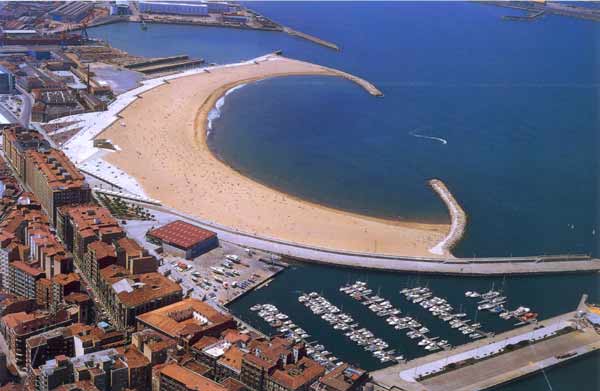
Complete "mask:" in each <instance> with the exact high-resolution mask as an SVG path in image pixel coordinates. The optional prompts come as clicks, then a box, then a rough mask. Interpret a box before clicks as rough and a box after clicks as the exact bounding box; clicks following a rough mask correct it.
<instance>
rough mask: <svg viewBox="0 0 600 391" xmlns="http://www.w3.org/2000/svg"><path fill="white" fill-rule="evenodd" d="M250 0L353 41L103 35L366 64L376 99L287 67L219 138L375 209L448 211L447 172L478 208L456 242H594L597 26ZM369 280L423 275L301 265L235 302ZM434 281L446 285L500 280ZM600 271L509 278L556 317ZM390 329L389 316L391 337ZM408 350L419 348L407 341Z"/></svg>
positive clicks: (178, 48)
mask: <svg viewBox="0 0 600 391" xmlns="http://www.w3.org/2000/svg"><path fill="white" fill-rule="evenodd" d="M249 5H250V6H251V7H252V8H254V9H256V10H258V11H260V12H262V13H263V14H265V15H267V16H269V17H271V18H273V19H274V20H276V21H278V22H281V23H283V24H286V25H289V26H291V27H293V28H296V29H299V30H302V31H305V32H307V33H310V34H314V35H317V36H319V37H322V38H324V39H327V40H330V41H333V42H335V43H336V44H338V45H340V46H341V48H342V51H341V52H335V51H333V50H330V49H327V48H324V47H321V46H318V45H315V44H312V43H310V42H307V41H304V40H301V39H298V38H294V37H290V36H287V35H285V34H279V33H270V32H256V31H242V30H230V29H221V28H199V27H192V26H173V25H151V26H150V27H149V29H148V31H145V32H144V31H142V30H141V29H140V28H139V25H136V24H116V25H109V26H105V27H101V28H96V29H92V30H91V31H90V33H91V34H92V35H93V36H97V37H102V38H104V39H107V40H108V41H109V42H110V43H111V44H112V45H114V46H117V47H119V48H122V49H125V50H127V51H129V52H131V53H133V54H139V55H145V56H166V55H174V54H189V55H190V56H193V57H201V58H204V59H206V61H207V62H209V63H210V62H216V63H227V62H233V61H239V60H243V59H249V58H253V57H256V56H259V55H262V54H265V53H267V52H272V51H274V50H278V49H282V50H283V51H284V54H285V55H287V56H290V57H294V58H300V59H305V60H309V61H312V62H317V63H320V64H324V65H328V66H333V67H337V68H340V69H343V70H345V71H348V72H351V73H354V74H356V75H359V76H361V77H364V78H366V79H368V80H369V81H371V82H373V83H374V84H375V85H377V86H378V87H379V88H380V89H381V90H382V91H383V92H384V94H385V97H383V98H374V97H372V96H370V95H368V94H367V93H366V92H365V91H363V90H362V89H360V88H358V87H357V86H356V85H354V84H352V83H351V82H348V81H345V80H339V79H334V78H326V77H290V78H282V79H272V80H266V81H261V82H258V83H254V84H252V85H248V86H245V87H244V88H241V89H239V90H237V91H235V92H233V93H232V94H230V95H229V96H228V97H227V100H226V104H225V105H224V106H223V108H222V110H221V117H220V118H219V119H218V120H215V121H214V122H213V132H212V134H211V137H210V144H211V148H212V149H213V151H214V152H215V153H216V154H217V155H218V156H219V157H220V158H221V159H223V160H224V161H226V162H227V163H228V164H230V165H232V166H233V167H234V168H236V169H237V170H239V171H241V172H243V173H245V174H246V175H248V176H250V177H252V178H254V179H256V180H258V181H260V182H263V183H266V184H268V185H270V186H272V187H275V188H278V189H281V190H283V191H286V192H289V193H291V194H294V195H297V196H300V197H303V198H306V199H310V200H313V201H316V202H319V203H322V204H326V205H330V206H334V207H337V208H341V209H346V210H350V211H355V212H360V213H365V214H369V215H373V216H380V217H388V218H399V219H409V220H423V221H447V212H446V210H445V208H444V205H443V204H442V203H441V201H440V200H439V199H438V198H437V196H435V195H434V194H433V193H432V191H431V190H430V189H429V188H428V187H427V180H428V179H430V178H432V177H438V178H441V179H442V180H444V182H446V184H447V185H448V186H449V188H450V189H451V190H452V191H453V193H454V195H455V196H456V198H457V199H458V200H459V201H460V202H461V204H462V205H463V207H464V209H465V210H466V211H467V213H468V215H469V226H468V233H467V236H466V237H465V238H464V240H463V241H462V242H461V244H460V245H459V247H458V248H457V249H456V251H455V253H456V254H457V255H460V256H473V255H477V256H488V255H511V254H512V255H525V254H543V253H595V252H596V251H597V240H598V237H599V236H598V235H600V230H599V228H598V225H597V222H598V216H599V215H598V207H597V204H598V201H597V200H598V193H597V190H598V182H597V178H598V166H597V161H598V158H597V147H598V130H599V129H598V128H599V126H598V125H599V123H598V107H599V100H598V96H599V95H598V82H599V79H600V75H599V74H598V71H597V70H598V69H599V61H598V59H599V57H598V53H600V50H599V49H600V39H599V38H600V36H599V31H600V30H599V27H598V26H600V25H598V24H595V23H593V22H590V21H585V20H577V19H569V18H563V17H558V16H548V17H544V18H542V19H540V20H537V21H535V22H532V23H518V22H508V21H503V20H502V19H501V16H502V15H506V14H513V13H515V12H514V11H511V10H507V9H503V8H498V7H493V6H486V5H481V4H466V3H430V2H424V3H388V2H385V3H383V2H382V3H326V2H293V3H281V2H273V3H251V4H249ZM411 133H412V134H421V135H427V136H434V137H440V138H443V139H445V140H447V144H445V145H444V144H442V143H440V142H438V141H435V140H430V139H423V138H418V137H415V136H414V135H412V134H411ZM594 230H595V231H598V233H597V235H594V232H595V231H594ZM359 277H360V278H366V279H369V281H370V282H372V284H374V285H375V286H380V287H381V288H382V291H385V293H386V294H387V295H388V296H389V297H390V298H392V297H393V296H394V295H395V296H397V297H396V298H397V299H400V297H399V296H398V295H397V290H398V289H397V288H398V287H399V286H401V285H402V284H405V283H406V281H407V279H408V278H409V276H404V275H398V274H386V273H364V272H360V273H359V272H349V271H346V270H343V271H341V270H338V269H335V268H323V267H318V266H312V265H298V266H296V267H295V268H293V269H292V270H288V271H286V272H285V273H284V274H283V275H282V276H280V277H279V278H278V279H277V280H276V281H275V282H273V283H272V284H271V285H270V286H269V287H267V288H263V289H261V290H260V291H258V292H256V293H253V294H251V295H249V296H247V297H245V298H243V299H242V300H240V301H239V302H237V303H235V304H234V305H233V307H232V309H233V310H234V311H235V312H237V313H239V314H241V315H242V316H247V317H251V316H252V315H251V314H249V313H248V311H247V310H246V309H247V308H248V306H250V305H252V304H253V303H257V302H260V303H264V302H272V303H275V304H277V305H279V306H280V308H281V309H282V310H284V311H286V312H288V313H290V312H292V311H297V313H298V314H303V313H302V312H300V309H296V304H297V302H296V298H297V292H298V291H299V290H306V291H308V290H317V291H321V290H325V291H327V290H331V296H332V297H331V298H332V299H335V300H332V301H336V300H340V301H342V300H344V299H346V298H343V297H337V296H335V295H336V293H335V291H337V287H338V286H339V285H340V284H341V283H344V282H346V280H347V279H348V278H351V279H356V278H359ZM412 278H413V279H414V278H415V277H414V276H413V277H412ZM423 279H424V277H423ZM428 281H429V286H430V287H432V288H433V289H434V290H435V291H440V293H443V294H444V295H446V296H452V295H457V294H458V295H459V296H460V294H462V292H463V291H464V290H466V289H464V288H465V286H469V287H471V286H473V285H474V288H476V287H478V286H489V284H490V283H491V281H490V280H486V279H472V278H463V279H461V278H443V277H439V278H433V279H432V278H428ZM598 282H599V280H598V278H597V277H596V276H564V277H552V278H547V277H540V278H517V279H514V278H507V279H506V281H505V284H506V286H507V287H510V292H509V294H510V296H511V299H512V300H513V302H514V304H526V305H531V306H532V307H534V308H535V309H536V310H537V311H538V312H540V313H541V314H542V315H544V317H546V316H550V315H553V314H558V313H561V312H564V311H567V310H572V309H573V308H574V306H575V303H576V301H577V299H578V297H579V295H580V294H581V293H583V292H588V293H590V294H591V295H592V298H593V299H594V300H597V301H598V300H600V295H599V294H598ZM456 300H458V296H456ZM463 300H464V299H463ZM399 304H401V303H399ZM348 305H350V304H348ZM349 308H351V307H349ZM361 309H362V308H361ZM310 316H312V314H310V313H309V312H306V319H302V321H300V319H298V322H297V323H300V324H301V325H302V326H303V327H304V328H305V329H307V330H309V331H310V332H311V334H313V335H315V336H318V335H321V337H320V339H322V340H323V339H324V338H326V337H327V338H334V339H335V337H334V336H331V337H330V336H329V335H328V334H327V333H330V330H329V329H320V326H321V325H322V324H321V323H319V321H320V319H310ZM365 316H367V315H365ZM365 319H368V318H365ZM251 320H252V319H251ZM257 325H258V326H260V324H259V323H258V324H257ZM502 327H504V326H502V325H498V328H499V329H501V328H502ZM387 329H388V328H387V326H386V325H381V329H379V328H378V329H377V330H378V332H379V333H380V334H382V336H385V335H386V334H385V333H386V332H388V331H387ZM265 331H266V330H265ZM389 332H390V333H392V334H389V337H388V339H391V340H393V341H396V340H395V339H394V338H396V337H395V336H393V332H391V330H390V331H389ZM334 342H335V340H334ZM337 342H339V344H338V345H339V346H343V344H342V340H340V341H337ZM397 343H398V344H399V346H405V345H407V343H406V341H404V340H398V341H397ZM343 350H344V351H343V352H339V353H338V352H336V353H337V354H338V355H340V356H342V358H344V359H346V360H349V361H353V360H354V361H359V362H361V364H362V363H364V364H363V365H364V366H365V367H368V368H369V369H372V368H374V367H375V366H376V363H373V362H370V361H369V358H368V357H364V355H363V356H361V355H360V354H358V353H356V352H353V351H352V349H350V348H349V347H346V348H344V349H343ZM400 350H402V349H400ZM406 353H407V354H408V355H409V356H410V355H413V354H417V351H416V350H414V353H413V350H411V348H410V347H408V346H407V347H406ZM599 366H600V361H599V360H598V359H597V357H596V358H590V359H584V360H580V361H577V362H575V363H572V364H569V365H567V366H564V367H561V368H557V369H554V370H552V371H550V372H549V373H548V376H549V379H550V381H551V384H552V386H553V389H554V390H573V389H579V390H581V391H587V390H598V389H600V386H599V384H600V383H599V381H598V378H597V377H595V376H597V373H598V369H600V368H599ZM502 389H503V390H512V391H521V390H523V391H525V390H547V389H549V388H548V385H547V382H546V379H545V378H544V377H543V376H534V377H532V378H530V379H527V380H523V381H521V382H518V383H515V384H513V385H510V386H506V387H504V388H502Z"/></svg>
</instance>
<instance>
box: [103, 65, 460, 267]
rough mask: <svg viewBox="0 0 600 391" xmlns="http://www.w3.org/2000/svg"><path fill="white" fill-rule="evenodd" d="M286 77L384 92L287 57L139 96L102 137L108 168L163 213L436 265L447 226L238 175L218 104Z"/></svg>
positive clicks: (183, 80)
mask: <svg viewBox="0 0 600 391" xmlns="http://www.w3.org/2000/svg"><path fill="white" fill-rule="evenodd" d="M287 75H324V76H338V77H346V78H349V79H350V80H352V81H354V82H356V83H357V84H358V86H357V88H361V87H362V88H364V89H365V90H366V91H367V92H369V93H371V94H372V95H377V93H378V91H377V90H376V89H375V88H374V86H372V85H370V84H368V83H367V82H364V81H362V80H357V79H356V78H353V77H351V76H350V75H347V74H344V73H341V72H338V71H335V70H332V69H329V68H325V67H321V66H318V65H314V64H310V63H306V62H302V61H297V60H292V59H288V58H285V57H275V56H274V57H267V59H266V60H265V61H260V62H255V63H250V64H246V65H241V66H232V67H220V68H217V69H212V70H210V72H204V73H200V74H196V75H193V76H186V77H182V78H179V79H175V80H171V81H170V82H169V83H168V84H165V85H162V86H159V87H157V88H154V89H153V90H150V91H148V92H146V93H144V94H143V95H141V99H137V100H136V101H134V102H133V103H132V104H131V105H129V106H128V107H127V108H125V109H124V110H123V111H122V112H121V113H120V115H121V117H122V119H120V120H119V121H117V122H115V123H113V124H112V125H111V126H110V127H108V128H107V129H106V130H105V131H103V132H102V133H101V134H100V135H98V136H97V137H98V138H106V139H110V140H112V142H113V143H114V144H115V145H117V146H118V148H119V151H116V152H113V153H110V154H108V155H107V156H106V157H105V160H107V161H108V162H110V163H112V164H114V165H116V166H117V167H119V168H120V169H122V170H124V171H125V172H127V173H128V174H129V175H131V176H133V177H135V178H136V179H137V181H139V183H141V185H142V187H143V189H144V191H145V193H146V194H148V196H150V197H152V198H154V199H157V200H160V201H161V202H162V203H163V204H164V205H166V206H169V207H172V208H175V209H177V210H180V211H182V212H184V213H187V214H190V215H194V216H197V217H199V218H202V219H206V220H209V221H212V222H215V223H218V224H222V225H225V226H228V227H231V228H234V229H237V230H240V231H243V232H247V233H252V234H256V235H260V236H265V237H272V238H277V239H281V240H285V241H290V242H294V243H300V244H304V245H311V246H316V247H323V248H328V249H335V250H344V251H356V252H374V253H380V254H393V255H406V256H425V257H434V256H435V255H434V254H432V253H431V252H429V251H428V249H430V248H432V247H434V246H435V245H436V244H437V243H438V242H440V241H441V240H443V238H444V237H445V235H446V234H447V233H448V231H449V228H450V226H449V224H421V223H417V222H405V221H391V220H382V219H375V218H371V217H368V216H362V215H357V214H352V213H348V212H344V211H339V210H335V209H331V208H327V207H324V206H321V205H317V204H314V203H310V202H306V201H303V200H300V199H298V198H296V197H293V196H290V195H288V194H285V193H282V192H280V191H277V190H274V189H271V188H269V187H266V186H264V185H262V184H259V183H257V182H255V181H253V180H251V179H249V178H247V177H245V176H243V175H241V174H239V173H238V172H236V171H235V170H233V169H232V168H231V167H229V166H227V165H226V164H224V163H223V162H221V161H220V160H218V159H217V158H216V157H215V156H214V155H213V154H212V153H211V151H210V150H209V148H208V146H207V144H206V123H207V116H208V113H209V112H210V111H211V109H212V108H213V107H214V105H215V103H216V101H217V100H218V99H219V98H220V97H221V96H223V95H224V94H225V92H226V91H227V90H229V89H231V88H233V87H235V86H237V85H240V84H244V83H248V82H252V81H256V80H260V79H265V78H270V77H280V76H287ZM373 99H375V98H373ZM424 186H427V185H426V184H424Z"/></svg>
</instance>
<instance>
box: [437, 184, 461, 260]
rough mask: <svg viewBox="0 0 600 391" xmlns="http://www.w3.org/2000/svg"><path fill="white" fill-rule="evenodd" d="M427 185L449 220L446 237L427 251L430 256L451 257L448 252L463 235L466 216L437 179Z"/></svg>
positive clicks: (446, 188)
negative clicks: (439, 200)
mask: <svg viewBox="0 0 600 391" xmlns="http://www.w3.org/2000/svg"><path fill="white" fill-rule="evenodd" d="M429 185H430V186H431V187H432V188H433V190H434V191H435V192H436V193H437V194H438V195H439V196H440V198H441V199H442V200H443V201H444V203H445V204H446V207H447V208H448V213H450V220H451V225H450V232H448V235H446V237H445V238H444V239H443V240H442V241H441V242H439V243H438V244H437V245H436V246H435V247H433V248H432V249H430V250H429V251H430V252H431V253H432V254H437V255H444V256H448V257H451V256H452V254H451V253H450V251H451V250H452V248H454V246H456V244H457V243H458V242H459V241H460V239H461V238H462V237H463V235H464V233H465V229H466V226H467V214H466V213H465V211H464V210H463V208H462V207H461V206H460V204H459V203H458V201H456V199H455V198H454V196H453V195H452V193H451V192H450V190H448V187H446V185H445V184H444V182H442V181H441V180H439V179H431V180H430V181H429Z"/></svg>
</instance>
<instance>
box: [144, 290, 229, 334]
mask: <svg viewBox="0 0 600 391" xmlns="http://www.w3.org/2000/svg"><path fill="white" fill-rule="evenodd" d="M137 318H138V320H139V321H141V322H143V323H145V324H147V325H149V326H151V327H153V328H155V329H157V330H160V331H161V332H163V333H165V334H167V335H169V336H173V337H178V336H183V335H188V334H196V333H199V332H202V331H204V330H208V329H211V328H213V327H215V326H218V325H222V324H224V323H226V322H230V321H232V318H231V316H229V315H225V314H223V313H221V312H219V311H217V310H216V309H214V308H213V307H211V306H210V305H208V304H206V303H204V302H202V301H200V300H198V299H192V298H190V299H185V300H182V301H179V302H177V303H173V304H171V305H168V306H165V307H162V308H159V309H156V310H154V311H150V312H146V313H145V314H142V315H138V317H137Z"/></svg>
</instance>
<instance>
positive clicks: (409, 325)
mask: <svg viewBox="0 0 600 391" xmlns="http://www.w3.org/2000/svg"><path fill="white" fill-rule="evenodd" d="M340 292H343V293H345V294H347V295H349V296H350V297H352V298H353V299H355V300H358V301H361V304H362V305H364V306H367V307H368V308H369V310H370V311H371V312H373V313H375V314H376V315H377V316H378V317H386V318H385V321H386V323H387V324H388V325H390V326H392V327H393V328H394V329H395V330H398V331H400V332H402V331H403V330H405V332H406V336H407V337H408V338H410V339H411V340H415V339H417V338H420V340H419V341H418V342H417V345H418V346H421V347H423V349H425V350H426V351H429V352H434V351H436V350H440V349H450V348H451V347H452V346H451V345H450V344H449V343H448V341H447V340H440V338H439V337H432V336H430V335H428V333H429V329H428V328H427V327H426V326H424V325H423V324H422V323H420V322H419V321H417V320H416V319H414V318H413V317H410V316H402V317H401V316H399V314H400V312H401V311H400V310H399V309H397V308H394V307H392V304H391V303H390V302H389V300H386V299H385V298H383V297H379V293H378V294H377V295H373V296H369V294H371V293H372V292H373V291H372V290H371V289H369V288H368V287H367V283H366V282H363V281H357V282H355V283H354V284H352V285H346V286H343V287H341V288H340ZM415 293H416V291H415ZM423 295H425V292H423ZM419 297H420V294H419ZM423 297H424V296H423ZM439 304H440V306H441V305H442V303H441V302H440V303H439Z"/></svg>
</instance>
